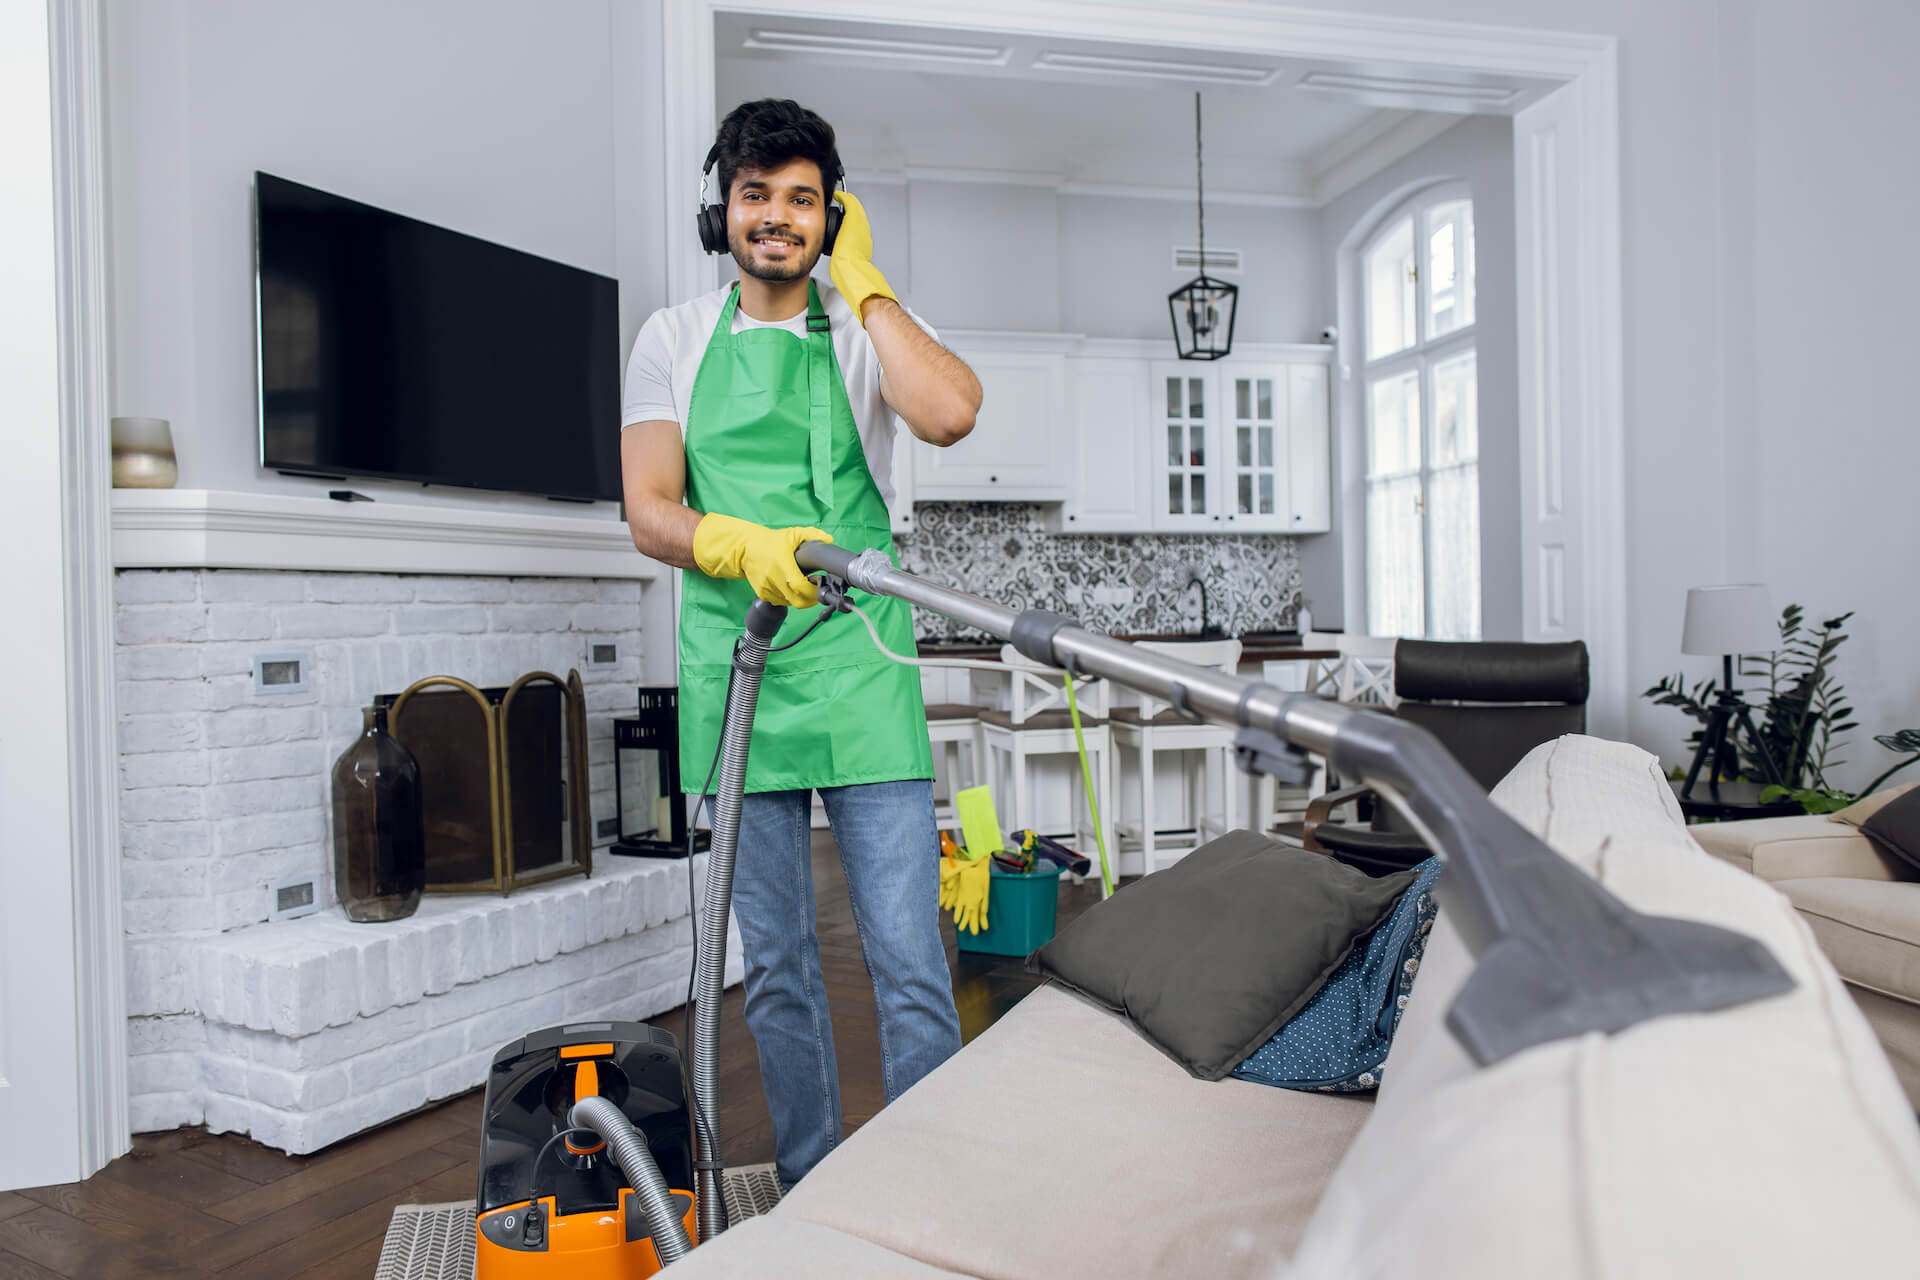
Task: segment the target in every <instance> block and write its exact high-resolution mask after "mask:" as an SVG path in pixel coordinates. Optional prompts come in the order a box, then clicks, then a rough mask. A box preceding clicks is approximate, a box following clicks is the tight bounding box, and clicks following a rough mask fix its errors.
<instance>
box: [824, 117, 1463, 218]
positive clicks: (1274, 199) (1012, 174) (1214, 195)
mask: <svg viewBox="0 0 1920 1280" xmlns="http://www.w3.org/2000/svg"><path fill="white" fill-rule="evenodd" d="M1448 123H1449V124H1452V123H1453V122H1452V121H1448ZM915 182H953V183H959V184H962V185H978V186H994V187H1045V188H1048V189H1049V190H1052V191H1057V192H1059V193H1060V194H1061V195H1063V196H1107V197H1112V198H1118V199H1122V200H1172V201H1175V202H1178V203H1180V204H1191V203H1193V199H1194V192H1193V188H1192V187H1190V186H1178V187H1169V186H1158V185H1153V184H1148V183H1138V184H1131V183H1121V182H1069V181H1067V180H1066V179H1065V178H1063V177H1062V176H1061V175H1059V174H1057V173H1036V172H1033V171H1030V170H1024V169H956V168H942V167H937V166H925V165H908V166H907V167H906V169H905V170H904V171H901V170H897V169H860V168H853V169H849V170H848V171H847V183H848V185H850V186H867V187H882V186H884V187H900V186H910V185H911V184H913V183H915ZM1207 199H1209V200H1211V201H1213V202H1214V203H1215V204H1219V205H1237V206H1241V207H1245V208H1250V209H1313V208H1318V207H1319V202H1318V201H1316V200H1315V199H1314V197H1312V196H1310V195H1302V194H1299V193H1295V192H1285V191H1222V190H1219V189H1217V188H1215V187H1211V186H1209V187H1208V188H1207Z"/></svg>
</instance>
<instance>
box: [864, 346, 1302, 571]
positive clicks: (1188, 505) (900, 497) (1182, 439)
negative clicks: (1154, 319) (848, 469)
mask: <svg viewBox="0 0 1920 1280" xmlns="http://www.w3.org/2000/svg"><path fill="white" fill-rule="evenodd" d="M948 341H949V343H950V345H951V346H952V347H953V350H954V351H955V353H956V354H958V355H959V356H960V357H961V358H962V359H964V360H965V361H966V362H967V363H968V364H969V365H970V366H971V367H972V368H973V370H974V373H975V374H976V375H977V376H978V377H979V379H980V384H981V390H982V393H983V400H982V404H981V407H980V414H979V417H978V418H977V420H976V422H975V425H974V429H973V432H972V434H970V435H969V436H968V437H967V438H966V439H965V440H962V441H961V442H960V443H959V444H957V445H954V446H953V447H951V448H949V449H939V448H935V447H934V446H932V445H928V444H926V443H924V442H922V441H919V440H915V439H913V438H912V437H911V436H910V435H908V434H907V433H906V432H905V431H904V430H903V432H902V433H901V435H900V437H899V438H898V446H899V447H898V449H897V450H896V458H895V467H894V486H895V490H896V495H897V496H896V500H895V504H894V517H893V522H894V530H895V532H908V531H910V530H911V529H912V528H913V527H914V525H913V515H912V504H913V502H915V501H920V502H996V501H998V502H1035V503H1040V504H1043V507H1042V513H1041V520H1042V523H1043V524H1044V525H1045V526H1046V527H1047V528H1048V529H1049V530H1051V531H1053V532H1058V533H1125V534H1138V533H1286V534H1293V533H1325V532H1327V531H1328V529H1330V528H1331V527H1332V524H1331V514H1332V474H1331V456H1332V449H1331V441H1330V435H1329V432H1330V422H1329V378H1328V369H1329V358H1330V351H1329V349H1328V348H1326V347H1318V346H1288V345H1279V344H1245V345H1244V346H1243V347H1242V348H1241V349H1240V350H1239V351H1237V352H1236V354H1234V355H1232V356H1229V357H1228V358H1226V359H1224V360H1219V361H1215V362H1212V363H1206V362H1201V361H1180V360H1167V359H1165V358H1164V354H1165V351H1166V344H1165V343H1161V342H1154V341H1144V340H1133V339H1103V338H1085V337H1082V336H1080V335H1077V334H1046V333H998V332H991V333H990V332H985V331H967V332H964V333H957V334H952V335H948ZM1243 353H1244V354H1243Z"/></svg>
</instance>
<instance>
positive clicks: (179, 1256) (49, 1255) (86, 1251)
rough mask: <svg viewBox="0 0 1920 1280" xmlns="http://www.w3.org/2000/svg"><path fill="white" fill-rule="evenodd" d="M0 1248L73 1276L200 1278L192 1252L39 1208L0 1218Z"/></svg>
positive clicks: (75, 1279) (90, 1279) (97, 1279)
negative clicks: (168, 1249) (162, 1246)
mask: <svg viewBox="0 0 1920 1280" xmlns="http://www.w3.org/2000/svg"><path fill="white" fill-rule="evenodd" d="M0 1250H4V1251H6V1252H7V1253H13V1254H18V1255H19V1256H20V1257H23V1258H25V1259H27V1260H28V1261H29V1262H36V1263H38V1264H40V1265H41V1266H43V1267H45V1268H46V1269H47V1270H49V1271H52V1272H55V1273H56V1274H59V1275H62V1276H69V1277H72V1280H143V1278H145V1277H153V1278H154V1280H173V1278H174V1277H189V1276H199V1275H201V1274H202V1272H201V1271H200V1270H199V1268H198V1266H197V1264H196V1262H195V1255H196V1254H197V1252H198V1251H197V1250H194V1249H183V1250H181V1251H180V1252H178V1253H167V1252H164V1251H162V1250H160V1249H157V1248H149V1247H148V1246H146V1245H143V1244H140V1243H138V1242H136V1241H131V1240H126V1239H123V1238H122V1237H120V1236H119V1235H117V1234H115V1233H113V1232H110V1231H106V1230H103V1229H102V1228H101V1227H100V1226H98V1225H96V1224H92V1223H86V1222H82V1221H80V1220H79V1219H78V1218H72V1217H69V1216H67V1215H66V1214H64V1213H61V1212H60V1211H59V1210H58V1209H49V1208H46V1207H45V1206H42V1207H40V1208H38V1209H32V1210H29V1211H28V1212H26V1213H22V1214H16V1215H15V1216H13V1217H11V1218H8V1219H7V1220H6V1221H5V1222H0Z"/></svg>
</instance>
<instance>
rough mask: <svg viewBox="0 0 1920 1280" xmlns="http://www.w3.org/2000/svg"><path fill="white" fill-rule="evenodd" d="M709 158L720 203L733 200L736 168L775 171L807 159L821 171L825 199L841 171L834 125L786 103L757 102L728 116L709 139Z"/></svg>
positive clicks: (773, 100) (791, 102)
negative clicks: (718, 186)
mask: <svg viewBox="0 0 1920 1280" xmlns="http://www.w3.org/2000/svg"><path fill="white" fill-rule="evenodd" d="M712 155H713V158H714V170H715V174H716V176H717V177H718V178H719V180H720V191H719V201H718V202H719V203H721V204H724V203H726V202H727V200H728V199H729V198H730V197H731V196H732V194H733V178H734V175H735V174H736V173H738V172H739V171H740V170H741V169H777V168H779V167H780V166H781V165H783V164H785V163H787V162H788V161H789V160H811V161H813V162H814V164H816V165H818V166H819V167H820V177H821V180H822V181H824V182H825V183H826V184H827V189H826V191H824V192H822V195H826V196H830V195H832V194H833V189H834V187H835V186H836V185H838V184H839V181H840V178H841V172H842V171H841V168H840V152H839V150H838V149H837V148H835V146H834V145H833V126H832V125H830V124H828V123H827V122H826V121H825V120H822V119H821V118H820V117H819V116H818V115H815V114H814V113H813V112H811V111H809V110H807V109H806V108H805V107H803V106H801V105H800V104H799V103H797V102H795V101H794V100H793V99H791V98H760V99H758V100H757V101H754V102H743V103H741V104H740V105H739V106H737V107H735V108H734V109H733V110H731V111H729V112H728V113H727V118H726V119H725V120H722V121H721V122H720V132H719V133H718V134H717V135H715V137H714V140H713V152H712Z"/></svg>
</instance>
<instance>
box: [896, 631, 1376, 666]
mask: <svg viewBox="0 0 1920 1280" xmlns="http://www.w3.org/2000/svg"><path fill="white" fill-rule="evenodd" d="M1199 638H1200V637H1198V636H1191V635H1188V636H1173V635H1164V634H1162V635H1141V636H1128V635H1121V636H1115V637H1114V639H1116V640H1168V641H1193V640H1198V639H1199ZM1238 638H1239V641H1240V660H1241V661H1242V662H1269V661H1273V660H1275V659H1282V658H1284V659H1289V660H1298V661H1306V660H1308V659H1312V658H1337V657H1339V656H1340V651H1339V650H1338V649H1305V648H1302V647H1301V645H1300V636H1299V634H1298V633H1297V632H1292V631H1250V632H1248V633H1246V634H1245V635H1243V636H1240V637H1238ZM918 644H919V649H920V656H921V657H923V658H936V657H938V658H969V659H984V660H987V661H993V660H995V659H997V658H999V656H1000V646H999V645H998V644H996V643H987V642H982V641H978V640H944V639H943V640H921V641H919V642H918Z"/></svg>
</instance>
